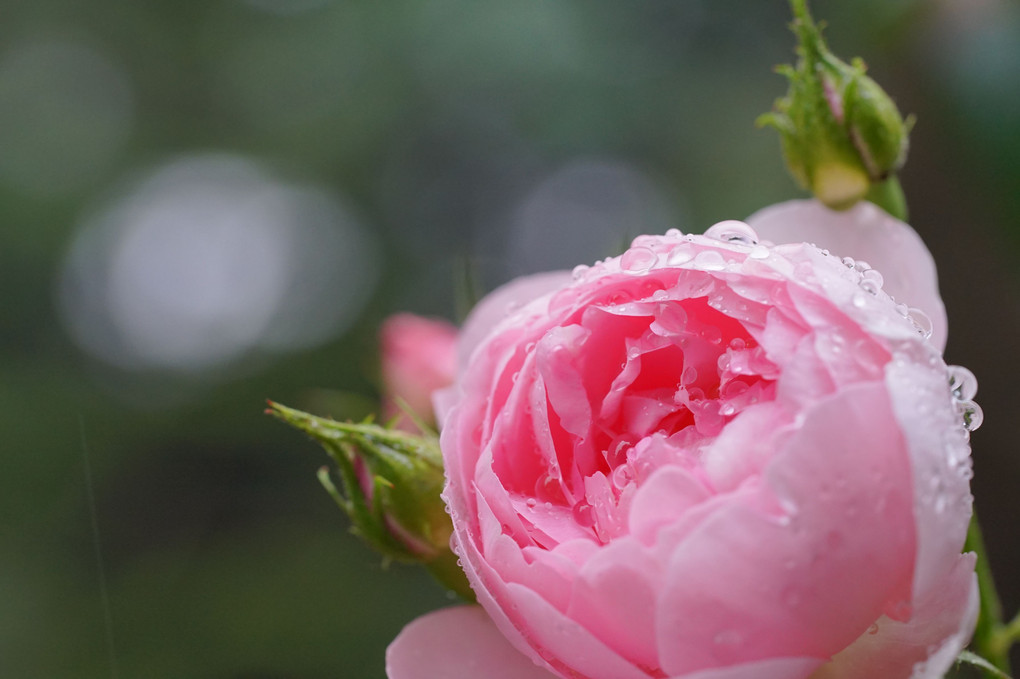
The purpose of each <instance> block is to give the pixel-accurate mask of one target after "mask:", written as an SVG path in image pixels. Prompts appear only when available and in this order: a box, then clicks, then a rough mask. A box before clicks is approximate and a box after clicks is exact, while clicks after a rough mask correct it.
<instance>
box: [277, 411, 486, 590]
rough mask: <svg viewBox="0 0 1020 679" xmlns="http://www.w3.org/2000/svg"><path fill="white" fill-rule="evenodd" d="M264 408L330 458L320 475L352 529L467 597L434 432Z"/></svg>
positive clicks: (393, 557) (384, 552) (386, 554)
mask: <svg viewBox="0 0 1020 679" xmlns="http://www.w3.org/2000/svg"><path fill="white" fill-rule="evenodd" d="M266 412H267V413H268V414H270V415H273V416H274V417H276V418H278V419H280V420H282V421H284V422H286V423H287V424H289V425H291V426H292V427H295V428H297V429H300V430H301V431H303V432H305V433H306V434H308V435H309V436H311V437H312V438H313V439H315V440H316V441H318V442H319V444H321V445H322V447H323V448H325V449H326V452H327V453H328V454H329V456H330V458H332V460H333V462H334V463H335V464H336V475H337V476H339V478H340V481H341V486H342V489H341V488H337V486H336V484H335V483H334V482H333V474H332V473H331V472H330V470H329V469H328V468H326V467H323V468H322V469H320V470H319V474H318V476H319V481H320V483H322V485H323V487H324V488H325V489H326V491H327V492H328V493H329V494H330V495H331V496H332V497H333V499H334V500H335V501H336V503H337V505H339V507H340V508H341V509H343V510H344V512H345V513H346V514H347V516H348V517H350V520H351V530H352V531H353V532H354V533H355V534H357V535H358V536H360V537H361V538H362V539H363V540H365V542H367V543H368V544H369V545H371V546H372V547H373V548H374V549H376V551H378V552H380V553H381V554H382V555H383V556H384V557H385V558H386V559H388V560H394V561H402V562H408V563H420V564H422V565H423V566H425V567H426V568H427V569H428V570H429V571H430V572H431V573H432V574H433V575H434V576H435V577H436V578H437V579H438V580H439V581H440V582H441V583H442V584H443V585H445V586H446V587H448V588H449V589H452V590H453V591H455V592H457V593H458V594H459V595H461V596H462V597H464V598H466V599H473V596H474V595H473V593H472V592H471V589H470V587H469V586H468V583H467V579H466V577H465V576H464V573H463V571H461V569H460V568H459V567H458V566H457V559H456V557H455V556H454V554H453V552H452V551H451V549H450V536H451V534H452V533H453V524H452V523H451V521H450V516H449V515H448V514H447V513H446V508H445V505H444V503H443V500H442V498H441V496H440V495H441V493H442V490H443V484H444V475H443V459H442V455H441V453H440V451H439V439H438V437H437V436H436V435H435V434H434V433H432V432H425V433H423V434H421V435H414V434H409V433H407V432H404V431H400V430H398V429H393V428H390V427H386V426H380V425H378V424H374V423H372V422H370V421H367V422H361V423H354V422H338V421H336V420H332V419H328V418H322V417H316V416H315V415H310V414H309V413H305V412H302V411H300V410H295V409H293V408H288V407H286V406H283V405H280V404H279V403H274V402H272V401H270V402H269V408H268V409H267V410H266Z"/></svg>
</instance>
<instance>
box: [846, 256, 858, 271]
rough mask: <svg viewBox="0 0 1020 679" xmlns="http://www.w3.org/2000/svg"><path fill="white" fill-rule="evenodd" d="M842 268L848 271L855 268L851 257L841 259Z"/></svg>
mask: <svg viewBox="0 0 1020 679" xmlns="http://www.w3.org/2000/svg"><path fill="white" fill-rule="evenodd" d="M843 266H845V267H846V268H848V269H852V268H854V267H855V266H857V262H855V261H854V258H853V257H844V258H843Z"/></svg>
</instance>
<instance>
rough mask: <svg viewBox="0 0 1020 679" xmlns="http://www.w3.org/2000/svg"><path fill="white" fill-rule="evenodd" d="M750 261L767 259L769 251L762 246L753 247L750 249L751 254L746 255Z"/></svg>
mask: <svg viewBox="0 0 1020 679" xmlns="http://www.w3.org/2000/svg"><path fill="white" fill-rule="evenodd" d="M748 257H750V258H751V259H768V257H769V249H768V248H767V247H765V246H764V245H755V246H754V247H753V248H751V253H750V254H749V255H748Z"/></svg>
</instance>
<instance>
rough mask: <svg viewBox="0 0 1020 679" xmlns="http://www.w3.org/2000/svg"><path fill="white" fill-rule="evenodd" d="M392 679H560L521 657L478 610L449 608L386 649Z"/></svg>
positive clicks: (427, 618) (411, 626) (422, 620)
mask: <svg viewBox="0 0 1020 679" xmlns="http://www.w3.org/2000/svg"><path fill="white" fill-rule="evenodd" d="M386 676H387V677H389V679H479V678H480V677H485V679H555V675H553V674H551V673H550V672H548V671H547V670H545V669H543V668H541V667H539V666H538V665H536V664H535V663H533V662H532V661H531V659H530V658H528V657H526V656H524V655H522V654H521V653H520V652H518V651H517V649H515V648H514V647H513V646H511V645H510V643H509V642H508V641H507V640H506V638H505V637H504V636H503V635H502V634H500V632H499V630H497V629H496V627H495V625H493V624H492V621H491V620H490V619H489V616H487V615H486V614H485V611H483V610H482V609H481V608H480V607H478V606H457V607H454V608H444V609H442V610H439V611H435V612H433V613H429V614H428V615H424V616H422V617H420V618H418V619H417V620H415V621H414V622H412V623H411V624H409V625H408V626H407V627H405V628H404V630H403V631H402V632H401V633H400V634H399V635H398V636H397V638H396V639H394V640H393V643H391V644H390V646H389V648H387V649H386Z"/></svg>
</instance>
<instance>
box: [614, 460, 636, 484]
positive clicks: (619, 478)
mask: <svg viewBox="0 0 1020 679" xmlns="http://www.w3.org/2000/svg"><path fill="white" fill-rule="evenodd" d="M612 478H613V485H614V486H615V487H616V488H617V490H623V489H624V488H626V487H627V486H629V485H630V483H631V482H632V481H633V480H634V470H633V469H631V467H630V465H628V464H625V465H622V466H620V467H617V468H616V469H614V470H613V475H612Z"/></svg>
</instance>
